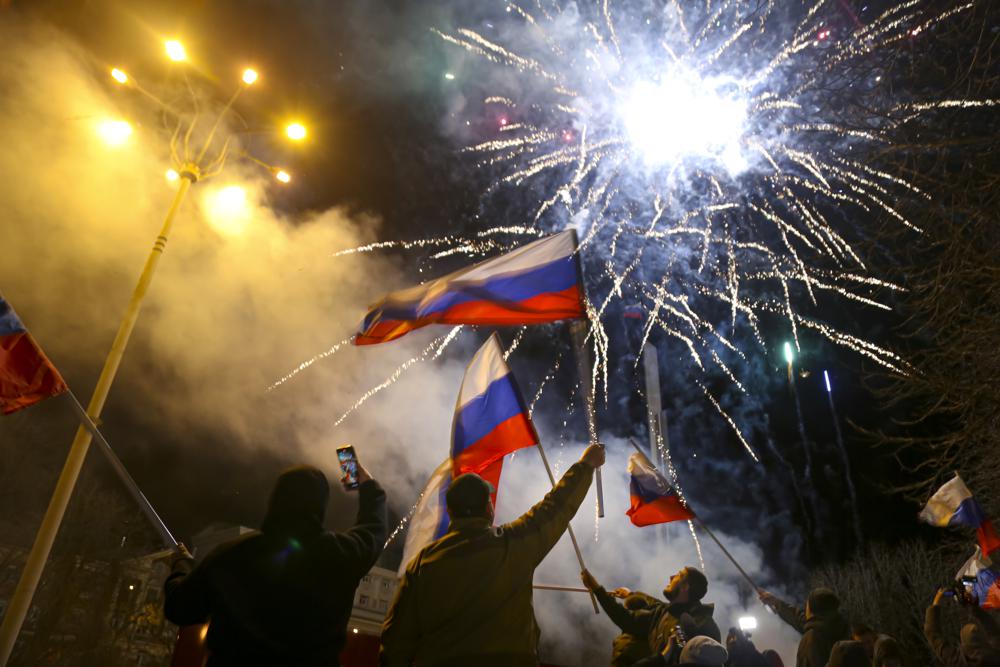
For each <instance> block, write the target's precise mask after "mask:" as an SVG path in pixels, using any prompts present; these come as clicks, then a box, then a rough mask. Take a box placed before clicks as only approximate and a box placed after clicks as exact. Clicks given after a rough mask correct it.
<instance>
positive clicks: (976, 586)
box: [955, 547, 1000, 609]
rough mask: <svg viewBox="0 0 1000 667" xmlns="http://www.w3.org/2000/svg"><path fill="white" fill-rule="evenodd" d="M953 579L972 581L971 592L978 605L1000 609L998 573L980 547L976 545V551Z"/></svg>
mask: <svg viewBox="0 0 1000 667" xmlns="http://www.w3.org/2000/svg"><path fill="white" fill-rule="evenodd" d="M955 579H957V580H959V581H970V582H972V592H973V593H975V594H976V601H977V602H978V603H979V606H980V607H982V608H983V609H1000V573H998V572H997V571H996V570H994V569H993V563H992V562H991V561H990V559H989V556H984V555H983V551H982V549H980V548H979V547H976V553H974V554H973V555H972V558H970V559H969V560H968V561H966V563H965V565H963V566H962V569H961V570H959V571H958V574H956V575H955Z"/></svg>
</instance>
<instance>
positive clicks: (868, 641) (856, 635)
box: [851, 621, 879, 660]
mask: <svg viewBox="0 0 1000 667" xmlns="http://www.w3.org/2000/svg"><path fill="white" fill-rule="evenodd" d="M878 638H879V636H878V633H877V632H875V630H873V629H872V627H871V626H870V625H868V624H867V623H861V622H857V621H855V622H854V623H851V639H853V640H854V641H856V642H861V644H862V645H863V646H864V647H865V653H866V654H867V655H868V660H874V658H875V642H877V641H878Z"/></svg>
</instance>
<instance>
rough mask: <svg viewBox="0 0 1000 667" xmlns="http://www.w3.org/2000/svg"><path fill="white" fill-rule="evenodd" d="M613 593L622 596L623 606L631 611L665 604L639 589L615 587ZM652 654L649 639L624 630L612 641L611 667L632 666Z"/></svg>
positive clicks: (650, 608)
mask: <svg viewBox="0 0 1000 667" xmlns="http://www.w3.org/2000/svg"><path fill="white" fill-rule="evenodd" d="M611 594H612V595H614V596H615V597H618V598H621V600H622V606H624V607H625V608H626V609H628V610H629V611H639V610H640V609H649V610H652V609H655V608H656V607H658V606H660V605H662V604H663V601H662V600H657V599H656V598H654V597H653V596H651V595H646V594H645V593H642V592H639V591H634V592H633V591H630V590H628V589H627V588H618V589H615V590H613V591H611ZM650 655H651V654H650V651H649V641H648V640H647V638H646V637H637V636H636V635H632V634H629V633H627V632H622V633H621V634H619V635H618V636H617V637H615V638H614V640H613V641H612V642H611V667H630V666H631V665H634V664H635V663H636V662H638V661H639V660H642V659H643V658H647V657H649V656H650Z"/></svg>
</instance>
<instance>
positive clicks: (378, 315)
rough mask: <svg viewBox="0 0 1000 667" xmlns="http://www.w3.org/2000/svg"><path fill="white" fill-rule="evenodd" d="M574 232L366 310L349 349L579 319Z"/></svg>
mask: <svg viewBox="0 0 1000 667" xmlns="http://www.w3.org/2000/svg"><path fill="white" fill-rule="evenodd" d="M576 245H577V243H576V232H575V231H574V230H567V231H565V232H561V233H559V234H554V235H552V236H547V237H545V238H543V239H539V240H538V241H535V242H534V243H529V244H528V245H526V246H523V247H521V248H518V249H517V250H514V251H512V252H509V253H507V254H506V255H501V256H500V257H494V258H493V259H488V260H486V261H485V262H480V263H479V264H476V265H474V266H471V267H469V268H466V269H461V270H459V271H456V272H455V273H451V274H449V275H447V276H444V277H443V278H438V279H437V280H432V281H430V282H427V283H424V284H423V285H417V286H416V287H411V288H409V289H405V290H400V291H398V292H392V293H390V294H388V295H386V296H385V297H384V298H383V299H382V300H381V301H379V302H378V303H376V304H375V305H374V306H372V307H371V308H370V309H369V310H368V314H367V315H365V318H364V320H363V321H362V323H361V327H360V331H358V333H357V335H356V336H355V337H354V344H355V345H373V344H375V343H384V342H386V341H390V340H394V339H396V338H399V337H400V336H403V335H405V334H407V333H409V332H410V331H413V330H414V329H419V328H420V327H424V326H427V325H428V324H477V325H489V326H498V325H513V324H541V323H544V322H555V321H557V320H565V319H574V318H582V317H585V314H586V313H585V308H584V305H583V287H582V284H583V283H582V280H581V279H580V270H579V265H578V263H577V261H576V257H575V254H576Z"/></svg>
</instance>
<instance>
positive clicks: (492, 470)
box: [399, 333, 538, 576]
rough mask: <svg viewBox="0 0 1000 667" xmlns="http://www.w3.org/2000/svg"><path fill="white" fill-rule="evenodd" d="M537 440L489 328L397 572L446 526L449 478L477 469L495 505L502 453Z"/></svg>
mask: <svg viewBox="0 0 1000 667" xmlns="http://www.w3.org/2000/svg"><path fill="white" fill-rule="evenodd" d="M536 444H538V435H537V434H536V433H535V426H534V424H532V423H531V419H530V418H529V417H528V410H527V408H526V407H525V404H524V399H523V398H522V397H521V392H520V390H519V389H518V387H517V383H516V382H515V381H514V376H513V374H512V373H511V372H510V369H509V368H508V367H507V362H505V361H504V358H503V348H501V346H500V339H499V337H498V336H497V335H496V334H495V333H494V334H493V335H492V336H490V337H489V338H488V339H487V340H486V342H485V343H484V344H483V346H482V347H480V348H479V351H478V352H476V354H475V356H474V357H473V358H472V361H470V362H469V365H468V367H466V369H465V378H464V379H463V380H462V387H461V389H460V390H459V392H458V401H457V404H456V406H455V418H454V421H453V422H452V436H451V456H449V457H448V458H447V459H446V460H445V461H444V463H442V464H441V465H439V466H438V467H437V469H436V470H435V471H434V472H433V474H431V478H430V480H429V481H428V482H427V486H426V487H424V491H423V493H422V494H421V495H420V500H419V501H417V507H416V508H415V509H414V512H413V518H412V519H411V520H410V527H409V530H408V531H407V533H406V543H405V544H404V546H403V560H402V562H401V564H400V569H399V574H400V576H402V574H403V572H404V571H405V570H406V566H407V565H408V564H409V562H410V560H412V559H413V557H414V556H415V555H417V553H418V552H419V551H420V550H421V549H423V548H424V547H425V546H427V545H428V544H430V543H431V542H433V541H434V540H437V539H439V538H441V537H443V536H444V534H445V533H446V532H447V531H448V523H449V521H450V520H449V517H448V509H447V506H446V504H445V496H446V495H447V493H448V489H449V487H450V486H451V480H453V479H454V478H456V477H458V476H459V475H463V474H465V473H468V472H473V473H476V474H477V475H479V476H480V477H482V478H483V479H484V480H486V481H487V482H489V483H490V484H491V485H492V487H493V502H494V504H495V503H496V491H497V489H498V488H499V486H500V473H501V472H502V470H503V457H504V456H506V455H507V454H510V453H511V452H513V451H515V450H518V449H522V448H524V447H531V446H533V445H536Z"/></svg>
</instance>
